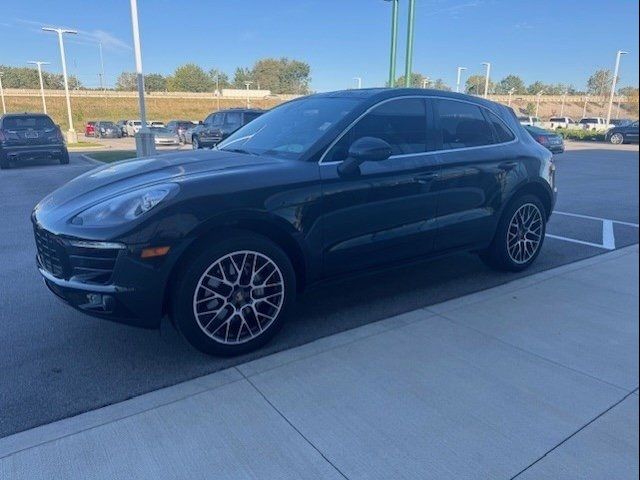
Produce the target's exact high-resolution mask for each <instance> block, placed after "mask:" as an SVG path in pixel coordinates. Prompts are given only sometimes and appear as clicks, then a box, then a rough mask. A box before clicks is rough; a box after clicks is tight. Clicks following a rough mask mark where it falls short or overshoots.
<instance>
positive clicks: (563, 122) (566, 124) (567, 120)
mask: <svg viewBox="0 0 640 480" xmlns="http://www.w3.org/2000/svg"><path fill="white" fill-rule="evenodd" d="M574 126H576V121H575V120H573V119H572V118H571V117H551V118H550V119H549V128H550V129H551V130H556V129H557V128H571V127H574Z"/></svg>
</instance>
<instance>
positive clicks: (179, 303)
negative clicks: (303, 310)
mask: <svg viewBox="0 0 640 480" xmlns="http://www.w3.org/2000/svg"><path fill="white" fill-rule="evenodd" d="M240 251H250V252H257V253H258V254H260V255H262V256H264V257H265V258H268V259H269V260H270V261H271V262H273V264H274V265H276V266H277V269H278V270H279V273H280V277H278V278H281V279H282V284H283V298H282V299H281V300H279V301H280V309H279V311H277V314H276V315H275V316H274V319H273V320H271V323H268V324H267V326H266V327H265V329H264V330H263V331H262V332H261V333H258V334H256V336H254V337H253V338H251V339H249V340H246V341H244V343H234V344H230V343H224V339H219V340H216V339H214V338H213V336H215V333H216V332H217V331H218V330H215V331H212V332H210V335H208V334H206V333H205V332H204V330H203V328H204V327H201V326H200V324H199V323H198V319H197V318H196V315H195V314H194V309H195V308H197V307H196V306H195V305H196V300H195V298H197V295H198V291H199V290H198V289H199V288H202V287H199V285H200V281H201V279H203V278H205V277H204V274H205V273H206V272H208V271H209V269H210V268H211V267H212V265H214V264H215V263H216V262H217V261H219V260H221V259H223V258H225V256H226V255H228V254H230V253H233V252H240ZM181 263H182V264H183V265H184V266H183V267H182V270H181V271H179V272H178V274H177V276H176V281H175V282H174V283H173V285H174V288H173V290H174V291H173V292H172V297H171V317H172V319H173V322H174V324H175V325H176V327H177V329H178V330H179V331H180V332H181V333H182V335H183V336H184V337H185V338H186V339H187V341H188V342H189V343H190V344H191V345H193V346H194V347H195V348H197V349H198V350H200V351H201V352H204V353H206V354H209V355H220V356H234V355H241V354H243V353H246V352H249V351H251V350H254V349H256V348H258V347H260V346H262V345H264V344H265V343H266V342H268V341H269V340H270V339H271V338H272V337H273V336H274V335H275V334H276V333H277V332H278V330H279V329H280V328H281V326H282V323H283V320H284V319H285V318H286V316H287V314H288V313H289V311H290V310H291V308H292V306H293V304H294V302H295V294H296V277H295V272H294V269H293V266H292V265H291V261H290V259H289V257H288V256H287V254H286V253H285V252H284V251H282V249H280V247H278V246H277V245H276V244H275V243H273V242H271V241H270V240H269V239H267V238H265V237H262V236H260V235H256V234H253V233H250V232H246V233H245V232H234V233H232V234H229V235H226V236H225V237H224V238H220V239H218V240H214V241H212V242H208V243H207V244H206V246H205V247H204V248H203V249H202V250H200V251H198V252H194V253H193V254H192V255H190V256H189V257H188V258H187V259H186V260H185V261H184V262H181ZM243 266H244V265H243ZM240 268H242V267H240ZM230 278H232V277H230ZM269 278H270V277H269ZM200 291H201V290H200ZM233 296H234V294H233V293H230V294H229V295H228V296H227V297H226V298H227V300H228V301H231V299H232V297H233ZM250 297H251V298H253V293H252V294H251V295H250ZM209 298H213V297H209ZM270 298H273V297H270ZM200 301H202V300H200ZM216 304H217V301H216ZM226 305H228V304H226ZM226 308H227V307H225V309H226ZM231 316H233V315H231ZM200 318H202V319H203V320H202V321H203V322H204V321H211V320H210V318H213V317H208V318H207V317H200ZM227 318H228V317H227ZM222 323H225V322H222ZM236 325H237V322H236ZM253 326H254V327H256V324H255V322H254V325H253ZM242 328H243V326H242V325H241V326H240V327H239V329H238V330H237V331H239V332H240V333H241V332H242ZM260 328H262V327H260ZM212 329H213V327H212ZM240 333H238V336H239V335H240ZM252 334H253V332H252Z"/></svg>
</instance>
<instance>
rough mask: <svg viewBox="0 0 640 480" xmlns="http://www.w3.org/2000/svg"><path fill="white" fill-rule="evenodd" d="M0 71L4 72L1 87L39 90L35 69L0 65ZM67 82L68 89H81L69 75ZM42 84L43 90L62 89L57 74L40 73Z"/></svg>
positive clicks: (74, 77)
mask: <svg viewBox="0 0 640 480" xmlns="http://www.w3.org/2000/svg"><path fill="white" fill-rule="evenodd" d="M0 71H2V72H4V75H3V77H2V86H3V87H4V88H30V89H39V88H40V79H39V78H38V70H37V69H36V68H31V67H10V66H8V65H0ZM67 80H68V81H69V88H70V89H72V90H73V89H76V88H80V87H82V84H81V83H80V81H79V80H78V78H77V77H76V76H74V75H69V76H68V77H67ZM42 83H43V84H44V88H47V89H52V90H60V89H62V88H64V82H63V79H62V75H60V74H57V73H50V72H46V71H44V72H42Z"/></svg>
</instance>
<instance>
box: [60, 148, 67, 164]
mask: <svg viewBox="0 0 640 480" xmlns="http://www.w3.org/2000/svg"><path fill="white" fill-rule="evenodd" d="M60 165H69V151H68V150H67V149H65V150H64V151H63V152H62V155H60Z"/></svg>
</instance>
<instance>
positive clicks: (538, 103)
mask: <svg viewBox="0 0 640 480" xmlns="http://www.w3.org/2000/svg"><path fill="white" fill-rule="evenodd" d="M543 93H544V90H540V91H539V92H538V93H537V94H536V96H537V97H538V98H537V99H536V117H537V116H538V111H539V110H540V97H542V94H543Z"/></svg>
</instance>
